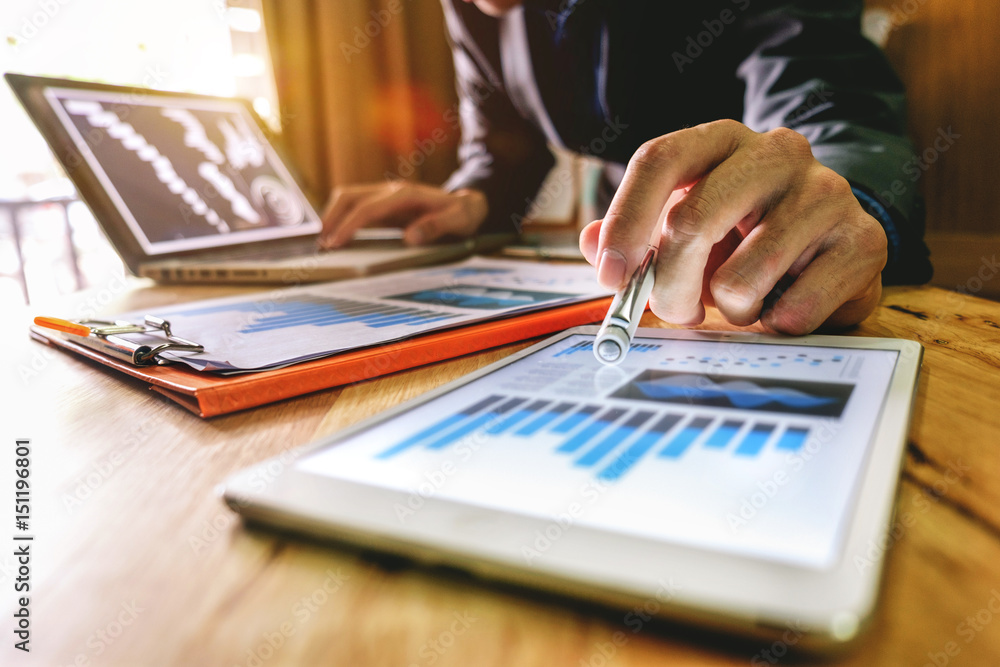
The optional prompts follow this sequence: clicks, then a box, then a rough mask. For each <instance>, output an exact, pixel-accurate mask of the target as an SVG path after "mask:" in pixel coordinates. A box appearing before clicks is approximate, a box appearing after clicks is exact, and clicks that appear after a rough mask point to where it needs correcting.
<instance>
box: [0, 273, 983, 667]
mask: <svg viewBox="0 0 1000 667" xmlns="http://www.w3.org/2000/svg"><path fill="white" fill-rule="evenodd" d="M117 289H120V288H116V287H113V286H112V287H109V288H108V289H105V290H103V291H102V290H98V292H97V293H96V296H95V295H94V294H91V295H90V298H91V306H95V305H96V306H100V305H101V304H102V303H103V304H108V305H107V306H106V308H107V309H110V310H112V311H113V310H119V309H124V308H129V307H144V308H148V307H152V306H155V305H160V304H165V303H172V302H176V301H183V300H189V299H193V298H200V297H204V296H208V295H210V294H215V293H218V291H219V290H218V289H209V288H191V287H188V288H177V287H150V286H149V284H148V283H139V286H138V287H135V286H132V287H130V288H129V289H128V290H125V291H123V292H122V293H120V294H118V295H117V296H115V295H114V294H113V293H114V292H115V291H116V290H117ZM233 291H234V290H229V292H233ZM112 296H114V297H115V298H111V297H112ZM62 307H63V308H64V309H63V310H61V311H59V312H54V311H48V312H47V314H55V315H70V316H72V315H74V314H76V315H81V314H85V313H86V310H87V309H88V308H89V307H90V306H88V305H87V303H86V300H85V299H82V300H79V301H78V303H77V304H75V307H67V306H66V305H65V304H64V305H63V306H62ZM67 308H68V309H67ZM24 315H25V317H23V318H21V317H18V318H15V322H14V324H13V325H11V326H9V327H7V330H6V331H5V332H4V340H3V342H4V349H5V351H6V352H5V354H4V362H5V364H6V371H7V374H6V376H5V378H6V381H5V387H6V388H5V390H4V395H5V397H6V399H5V401H4V405H5V415H4V420H3V422H4V426H5V430H6V431H7V433H6V435H5V438H4V443H3V445H4V446H3V454H2V464H0V468H2V470H4V471H7V470H9V468H10V467H12V466H13V465H14V463H13V458H14V453H13V449H14V439H15V438H17V437H27V438H30V440H31V448H32V454H31V480H32V485H33V486H32V510H31V511H32V515H31V532H32V533H33V534H34V535H35V540H34V542H33V543H32V561H31V584H32V591H31V601H30V605H29V607H30V612H31V632H32V634H31V644H30V646H31V653H30V654H24V653H22V652H20V651H16V650H14V649H13V648H12V645H13V643H14V639H13V638H12V634H11V629H10V628H11V625H12V616H11V613H12V611H13V609H14V608H15V604H16V599H15V594H14V592H13V590H12V587H13V581H14V577H15V576H16V568H15V567H14V566H15V563H14V561H13V558H12V555H11V554H12V552H13V548H12V547H11V546H10V545H12V544H14V542H13V541H12V537H13V534H14V533H15V530H14V528H13V526H11V524H10V523H8V521H13V518H12V516H11V515H12V511H11V507H10V505H11V503H10V499H11V496H12V479H13V478H12V476H11V475H9V474H3V476H2V477H0V480H2V481H0V483H2V484H3V485H4V486H3V490H2V494H0V495H2V497H4V498H6V499H7V500H6V501H5V502H4V507H5V509H4V517H5V519H4V522H3V525H4V529H3V530H0V540H2V541H3V542H4V543H5V544H4V546H2V547H0V554H3V555H2V556H0V566H2V567H0V591H2V592H0V610H2V611H3V620H2V621H0V630H2V631H0V637H2V638H3V639H2V646H0V664H4V665H45V666H46V667H52V666H56V665H70V664H73V665H128V666H136V665H218V666H225V667H229V666H230V665H240V666H243V667H259V666H261V665H268V666H271V665H386V666H393V667H407V666H409V665H417V666H420V667H429V666H431V665H435V666H442V665H462V666H465V665H497V666H502V667H509V666H514V665H518V666H519V665H544V666H545V667H549V666H552V667H554V666H561V665H567V666H572V667H577V666H581V665H584V666H594V667H598V666H601V665H679V664H684V665H746V664H748V663H749V664H771V660H778V658H777V656H779V655H781V656H784V653H785V651H784V649H786V648H788V647H787V646H774V645H770V644H746V643H742V642H735V641H730V640H727V639H725V638H720V637H718V636H712V635H705V634H702V633H698V632H694V631H692V630H691V629H689V628H683V627H677V626H671V625H664V626H659V625H653V624H646V625H645V626H643V627H642V628H640V629H639V631H638V632H632V630H633V629H634V626H630V627H626V626H625V625H624V624H623V620H624V614H623V613H622V612H618V611H607V610H599V609H594V608H592V607H587V606H584V605H581V604H579V603H576V602H574V601H571V600H570V601H567V600H562V599H554V598H550V597H545V596H541V595H535V594H532V593H528V592H524V591H518V590H515V589H510V588H503V587H498V586H493V585H484V584H481V583H477V582H475V581H472V580H467V579H463V578H461V577H458V576H455V575H453V574H448V573H442V572H437V571H429V570H426V569H421V568H415V567H409V566H405V565H400V564H395V565H393V564H386V563H376V562H375V561H374V560H373V559H372V558H370V557H367V556H365V555H364V554H361V553H358V552H356V551H350V550H347V549H342V548H338V547H334V546H328V545H322V544H316V543H311V542H307V541H304V540H300V539H298V538H289V537H282V536H278V535H275V534H272V533H269V532H264V531H256V530H247V529H245V528H244V527H242V526H241V524H240V523H239V521H238V520H237V519H236V517H235V515H233V514H232V513H231V512H230V511H229V510H228V509H227V508H225V507H224V506H223V505H222V503H221V502H220V501H219V499H218V497H217V495H216V493H215V490H214V489H215V486H216V485H217V484H218V483H219V482H220V480H222V479H223V478H225V477H226V476H228V475H229V474H230V473H232V472H234V471H236V470H239V469H241V468H244V467H246V466H249V465H251V464H253V463H255V462H258V461H261V460H263V459H265V458H267V457H269V456H272V455H274V454H276V453H278V452H280V451H281V450H283V449H285V448H287V447H289V446H292V445H298V444H302V443H306V442H309V441H311V440H313V439H315V438H317V437H319V436H322V435H324V434H327V433H331V432H333V431H335V430H337V429H340V428H342V427H344V426H347V425H348V424H351V423H353V422H355V421H357V420H359V419H362V418H364V417H367V416H369V415H372V414H375V413H377V412H379V411H380V410H382V409H384V408H386V407H388V406H390V405H393V404H395V403H397V402H399V401H402V400H404V399H407V398H409V397H412V396H415V395H417V394H419V393H421V392H423V391H426V390H428V389H431V388H432V387H435V386H437V385H440V384H442V383H443V382H445V381H448V380H451V379H453V378H456V377H459V376H460V375H462V374H464V373H467V372H469V371H471V370H473V369H476V368H479V367H481V366H483V365H484V364H486V363H488V362H491V361H494V360H496V359H500V358H502V357H503V356H505V355H507V354H509V353H511V352H512V351H514V350H516V349H520V348H521V347H523V345H512V346H507V347H504V348H501V349H495V350H489V351H487V352H483V353H481V354H478V355H474V356H470V357H466V358H462V359H458V360H454V361H451V362H447V363H441V364H436V365H433V366H430V367H425V368H421V369H417V370H412V371H409V372H404V373H399V374H397V375H394V376H391V377H387V378H382V379H378V380H373V381H369V382H363V383H360V384H356V385H352V386H347V387H343V388H340V389H334V390H329V391H324V392H321V393H317V394H313V395H310V396H305V397H302V398H298V399H295V400H289V401H285V402H283V403H280V404H276V405H271V406H267V407H263V408H259V409H256V410H252V411H248V412H244V413H240V414H234V415H230V416H225V417H220V418H215V419H211V420H201V419H198V418H196V417H194V416H192V415H190V414H188V413H186V412H185V411H183V410H181V409H180V408H178V407H176V406H174V405H172V404H170V403H168V402H167V401H165V400H164V399H162V398H160V397H158V396H157V395H155V394H152V393H150V392H149V391H148V390H147V389H146V388H145V387H144V386H143V385H142V384H140V383H138V382H133V381H130V380H125V379H123V378H121V377H118V376H113V375H111V374H108V373H105V372H103V371H101V370H99V369H97V368H96V367H94V366H92V365H90V364H88V363H85V362H82V361H79V360H77V359H73V358H70V357H68V356H66V355H64V354H62V353H59V352H56V351H52V350H49V349H47V348H45V347H44V346H42V345H40V344H37V343H34V342H31V341H29V340H28V337H27V335H26V327H25V322H26V321H27V318H26V315H27V314H26V313H25V314H24ZM644 324H649V325H653V324H655V320H654V319H651V317H650V316H649V315H647V320H646V321H645V322H644ZM708 326H709V327H714V328H724V327H723V325H722V324H721V323H720V321H719V320H718V317H717V315H715V316H714V319H710V320H709V322H708ZM855 333H856V334H857V335H873V336H899V337H905V338H912V339H916V340H919V341H920V342H921V343H922V344H923V345H924V346H925V349H926V356H925V361H924V367H923V375H922V377H921V381H920V389H919V394H918V400H917V410H916V416H915V419H914V423H913V426H912V430H911V434H910V444H909V447H908V451H907V456H906V465H905V470H904V472H903V480H902V484H901V492H900V497H899V508H898V514H897V516H902V515H903V513H904V512H906V513H908V516H909V517H911V519H910V520H909V521H907V524H908V525H905V526H902V527H901V528H900V529H899V530H898V531H897V533H896V534H895V536H894V538H893V539H892V540H891V542H892V546H891V551H890V554H889V558H888V567H887V570H886V576H885V586H884V596H883V600H882V603H881V606H880V610H879V612H878V614H877V620H876V622H875V627H874V628H873V630H872V632H870V633H869V634H868V635H867V636H866V638H865V639H864V640H863V641H862V642H861V643H860V645H859V646H858V647H857V649H856V650H855V651H854V652H852V653H850V654H848V655H846V656H843V658H842V659H840V660H839V661H835V662H834V663H833V664H845V665H892V666H894V667H895V666H899V665H924V664H932V665H938V666H941V665H945V664H947V665H976V666H979V665H998V664H1000V306H998V305H997V304H996V303H993V302H989V301H984V300H981V299H977V298H975V297H971V296H965V295H961V294H956V293H951V292H946V291H943V290H939V289H934V288H914V289H909V288H896V289H891V290H888V291H887V294H886V295H885V298H884V304H883V306H882V307H881V308H880V309H879V310H878V311H877V312H876V313H875V314H874V315H873V316H872V317H871V318H869V319H868V320H867V321H866V322H865V323H864V324H863V326H861V327H860V328H859V329H858V330H857V331H856V332H855ZM8 411H9V412H8ZM8 526H10V527H8ZM616 633H621V634H616ZM616 640H618V641H617V642H616ZM765 650H769V651H770V653H769V654H764V653H762V651H765ZM789 660H790V658H788V657H783V658H782V659H781V660H780V661H779V662H782V663H784V662H788V661H789Z"/></svg>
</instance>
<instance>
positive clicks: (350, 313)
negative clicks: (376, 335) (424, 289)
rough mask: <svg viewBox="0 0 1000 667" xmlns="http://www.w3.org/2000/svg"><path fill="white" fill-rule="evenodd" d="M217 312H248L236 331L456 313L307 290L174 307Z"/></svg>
mask: <svg viewBox="0 0 1000 667" xmlns="http://www.w3.org/2000/svg"><path fill="white" fill-rule="evenodd" d="M220 312H241V313H248V314H252V317H253V319H252V321H251V322H250V323H249V324H247V325H246V326H244V327H243V328H242V329H240V333H256V332H261V331H274V330H277V329H287V328H290V327H298V326H304V325H312V326H318V327H326V326H333V325H337V324H344V323H352V322H356V323H359V324H363V325H365V326H367V327H371V328H373V329H379V328H382V327H389V326H395V325H400V324H401V325H406V326H417V325H421V324H427V323H430V322H437V321H439V320H446V319H451V318H453V317H456V316H455V315H452V314H450V313H439V312H435V311H432V310H425V309H423V308H406V307H402V306H394V305H390V304H387V303H371V302H365V301H351V300H350V299H339V298H333V297H319V296H312V295H309V294H303V295H300V296H298V297H296V298H294V299H290V300H288V301H283V302H280V303H275V302H273V301H252V302H248V303H235V304H223V305H220V306H208V307H205V308H196V309H192V310H186V311H178V312H177V313H176V314H177V315H182V316H195V315H207V314H211V313H220Z"/></svg>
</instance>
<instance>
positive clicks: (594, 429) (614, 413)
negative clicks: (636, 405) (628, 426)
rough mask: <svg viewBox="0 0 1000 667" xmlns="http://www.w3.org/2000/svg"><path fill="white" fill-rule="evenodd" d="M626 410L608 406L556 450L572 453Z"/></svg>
mask: <svg viewBox="0 0 1000 667" xmlns="http://www.w3.org/2000/svg"><path fill="white" fill-rule="evenodd" d="M626 412H628V410H626V409H624V408H609V409H607V410H605V411H604V412H602V413H601V414H600V415H599V416H598V417H597V418H596V419H595V420H594V421H592V422H590V423H589V424H587V425H586V426H584V427H583V428H582V429H580V430H579V431H578V432H577V433H576V435H574V436H573V437H571V438H570V439H568V440H567V441H566V442H564V443H563V444H561V445H559V447H558V448H556V451H557V452H561V453H564V454H572V453H573V452H575V451H577V450H578V449H580V448H581V447H583V446H584V445H586V444H587V443H588V442H590V440H591V439H592V438H596V437H597V436H598V435H599V434H600V433H601V431H603V430H604V429H606V428H607V427H609V426H611V424H613V423H615V422H616V421H617V420H618V418H619V417H621V416H622V415H623V414H625V413H626Z"/></svg>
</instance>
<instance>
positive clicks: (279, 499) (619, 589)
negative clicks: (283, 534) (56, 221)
mask: <svg viewBox="0 0 1000 667" xmlns="http://www.w3.org/2000/svg"><path fill="white" fill-rule="evenodd" d="M596 331H597V327H593V326H590V327H577V328H574V329H569V330H567V331H564V332H562V333H561V334H558V335H556V336H553V337H550V338H548V339H546V340H544V341H541V342H539V343H537V344H535V345H532V346H530V347H528V348H526V349H524V350H522V351H520V352H517V353H515V354H512V355H511V356H509V357H507V358H505V359H503V360H500V361H498V362H496V363H494V364H490V365H489V366H486V367H484V368H482V369H480V370H478V371H476V372H474V373H471V374H469V375H467V376H464V377H462V378H459V379H458V380H455V381H453V382H450V383H447V384H445V385H443V386H441V387H439V388H437V389H435V390H433V391H430V392H428V393H426V394H423V395H421V396H418V397H416V398H414V399H412V400H410V401H407V402H405V403H402V404H400V405H398V406H395V407H394V408H391V409H389V410H388V411H386V412H383V413H381V414H379V415H376V416H374V417H372V418H370V419H367V420H364V421H363V422H361V423H358V424H356V425H354V426H352V427H350V428H349V429H346V430H345V431H343V432H340V433H336V434H333V435H331V436H329V437H327V438H324V439H322V440H319V441H317V442H315V443H313V444H311V445H307V446H305V447H303V448H300V449H297V450H291V451H287V452H285V453H284V454H282V455H281V456H278V457H275V458H272V459H269V460H268V461H265V462H263V463H260V464H258V465H256V466H254V467H252V468H249V469H247V470H244V471H242V472H240V473H237V474H236V475H234V476H232V477H231V478H230V479H228V480H227V481H226V482H225V483H224V484H223V486H222V487H221V488H220V491H221V493H222V495H223V497H224V499H225V501H226V502H227V503H228V504H229V505H230V507H232V508H233V509H234V510H236V511H237V512H239V513H241V514H242V515H243V516H244V517H246V518H247V519H249V520H253V521H259V522H263V523H266V524H271V525H275V526H278V527H281V528H285V529H292V530H295V531H301V532H305V533H308V534H311V535H314V536H319V537H322V538H331V539H334V540H338V541H345V542H349V543H353V544H356V545H361V546H363V547H366V548H375V549H379V550H383V551H387V552H390V553H394V554H398V555H402V556H406V557H409V558H414V559H417V560H420V561H426V562H431V563H437V564H447V565H451V566H457V567H459V568H462V569H465V570H469V571H471V572H473V573H476V574H479V575H483V576H486V577H489V578H493V579H500V580H505V581H509V582H513V583H518V584H523V585H528V586H531V587H536V588H541V589H545V590H549V591H553V592H556V593H560V594H565V595H570V596H574V597H582V598H585V599H588V600H591V601H596V602H598V603H601V604H606V605H611V606H615V607H619V608H622V609H631V608H632V607H634V606H635V605H636V604H645V605H646V606H647V608H648V607H649V606H650V604H652V606H654V607H656V609H657V612H656V615H658V616H662V617H665V618H675V619H681V620H686V621H691V622H695V623H698V624H702V625H709V626H713V627H717V628H722V629H725V630H727V631H736V632H739V633H743V634H749V635H753V636H764V637H780V636H785V637H787V636H788V632H789V631H791V632H792V633H793V635H794V636H795V637H796V642H795V643H796V645H798V646H800V647H804V648H812V649H820V650H828V649H832V648H835V647H838V646H842V645H845V644H847V643H849V642H851V641H852V640H854V639H856V638H857V637H858V636H859V635H860V634H861V632H862V630H863V629H864V628H865V627H866V626H867V624H868V622H869V621H870V618H871V615H872V612H873V611H874V609H875V604H876V599H877V594H878V590H879V581H880V578H881V572H882V566H883V563H884V555H885V549H884V548H881V547H879V548H877V549H875V553H874V558H872V555H873V553H872V549H871V548H870V545H871V544H875V545H885V544H886V541H885V540H884V538H885V537H886V535H887V532H888V529H889V524H890V521H891V518H892V513H893V508H894V501H895V497H896V489H897V484H898V479H899V471H900V466H901V464H902V461H903V453H904V449H905V444H906V436H907V433H908V425H909V420H910V416H911V413H912V409H913V401H914V396H915V391H916V387H917V378H918V374H919V369H920V362H921V358H922V347H921V346H920V344H919V343H916V342H914V341H908V340H901V339H882V338H861V337H846V336H806V337H799V338H788V337H779V336H770V335H766V334H752V333H743V332H706V331H697V330H670V329H640V330H639V332H637V334H636V336H637V337H652V338H666V339H675V340H711V341H725V342H738V343H762V344H779V345H802V346H814V347H838V348H848V349H879V350H894V351H897V352H898V353H899V354H898V357H897V363H896V366H895V368H894V369H893V373H892V377H891V379H890V382H889V385H888V389H887V391H886V394H885V399H884V401H883V406H882V409H881V411H880V414H879V417H878V419H877V421H876V424H875V427H874V435H873V442H872V443H870V445H869V447H868V449H867V453H866V455H865V462H864V464H863V465H864V467H863V468H862V471H861V473H860V476H859V477H860V478H859V480H858V482H860V484H859V487H858V490H857V492H856V495H855V496H854V498H853V501H852V505H851V506H850V507H849V509H848V510H847V511H848V517H847V518H846V519H845V521H846V526H847V533H846V535H845V537H844V543H843V548H842V551H841V557H840V559H839V560H838V562H837V563H836V564H835V565H834V566H833V567H832V568H830V569H828V570H825V571H821V570H813V569H807V568H803V567H796V566H793V565H788V564H782V563H777V562H770V561H765V560H759V559H755V558H748V557H741V556H735V555H731V554H725V553H721V552H711V551H706V550H703V549H697V548H692V547H686V546H680V545H676V544H670V543H663V542H656V541H654V540H650V539H646V538H640V537H635V536H630V535H625V534H621V533H608V532H604V531H600V530H595V529H591V528H588V527H584V526H574V527H573V529H572V530H568V531H566V532H565V533H564V534H563V535H561V536H560V538H559V539H558V540H556V541H554V542H553V543H552V546H551V547H549V548H548V550H547V551H546V552H545V553H544V557H542V558H539V559H536V561H535V562H533V563H532V564H531V565H528V564H527V563H526V561H525V558H524V557H523V555H522V553H521V551H520V548H521V547H522V546H523V545H524V543H525V542H524V536H525V535H531V534H533V533H534V531H536V530H544V529H545V527H546V526H548V525H550V524H551V523H552V521H551V520H541V519H538V518H535V517H528V516H522V515H515V514H511V513H507V512H502V511H498V510H492V509H486V508H481V507H473V506H469V505H465V504H462V503H458V502H454V501H448V500H441V499H437V498H434V497H430V498H427V499H426V500H425V501H424V504H423V505H422V506H421V508H420V511H419V512H416V513H415V514H414V515H413V516H412V517H411V518H409V519H408V521H407V522H406V523H405V524H404V523H401V522H400V521H399V519H398V518H397V516H396V515H395V513H394V512H393V511H392V508H393V506H394V504H395V503H405V502H406V500H407V498H408V496H409V494H406V493H403V492H400V491H396V490H392V489H385V488H375V487H371V486H367V485H362V484H359V483H356V482H349V481H345V480H338V479H332V478H328V477H323V476H320V475H316V474H312V473H308V472H305V471H303V470H300V469H298V468H296V467H295V465H294V462H295V461H296V460H297V459H298V458H299V457H301V456H305V455H311V454H315V453H316V452H317V451H318V450H320V449H324V448H326V447H331V446H335V445H336V444H337V443H338V442H340V441H342V440H344V439H346V438H349V437H351V436H353V435H355V434H357V433H359V432H361V431H364V430H366V429H368V428H370V427H372V426H374V425H375V424H378V423H380V422H381V421H384V420H388V419H392V418H394V417H395V416H397V415H399V414H402V413H403V412H406V411H408V410H410V409H412V408H414V407H417V406H419V405H421V404H423V403H425V402H428V401H431V400H434V399H435V398H437V397H439V396H441V395H443V394H446V393H448V392H450V391H453V390H455V389H457V388H459V387H461V386H463V385H465V384H467V383H469V382H472V381H474V380H476V379H478V378H480V377H483V376H484V375H487V374H489V373H493V372H494V371H496V370H498V369H499V368H502V367H503V366H506V365H508V364H511V363H514V362H516V361H518V360H519V359H522V358H524V357H526V356H529V355H531V354H534V353H535V352H537V351H539V350H541V349H544V348H545V347H548V346H549V345H552V344H553V343H555V342H557V341H559V340H561V339H563V338H565V337H567V336H571V335H575V334H587V335H593V334H595V333H596ZM609 536H614V540H609V539H608V537H609ZM858 558H861V559H863V561H858ZM859 562H865V563H869V565H868V566H866V567H864V568H859V566H858V563H859Z"/></svg>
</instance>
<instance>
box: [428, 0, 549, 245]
mask: <svg viewBox="0 0 1000 667" xmlns="http://www.w3.org/2000/svg"><path fill="white" fill-rule="evenodd" d="M442 5H443V6H444V13H445V20H446V22H447V28H448V36H449V41H450V43H451V49H452V57H453V59H454V62H455V81H456V86H457V89H458V99H459V106H458V120H459V122H460V123H461V130H462V139H461V144H460V146H459V149H458V159H459V167H458V169H457V170H456V171H455V173H453V174H452V175H451V177H450V178H449V179H448V181H447V182H446V183H445V184H444V188H445V189H446V190H448V191H454V190H458V189H460V188H475V189H478V190H480V191H482V192H483V193H484V194H485V195H486V199H487V200H488V202H489V213H488V215H487V218H486V221H485V222H484V223H483V225H482V227H481V228H480V231H482V232H520V222H521V221H522V220H523V217H524V214H525V212H526V211H527V209H528V207H529V206H530V204H531V202H532V200H533V199H534V197H535V195H536V194H537V192H538V189H539V187H541V184H542V181H543V180H544V179H545V176H546V175H547V174H548V173H549V170H550V169H551V168H552V166H553V165H554V164H555V159H554V158H553V156H552V153H551V151H550V150H549V148H548V145H547V143H546V141H545V137H544V136H543V135H542V134H541V132H540V131H539V130H538V129H537V128H536V127H534V125H532V124H531V123H529V122H528V121H527V120H525V119H524V118H522V117H521V116H520V115H519V114H518V112H517V111H516V110H515V108H514V106H513V104H511V102H510V100H509V99H508V97H507V94H506V92H505V91H504V89H503V82H502V80H501V78H500V72H499V68H498V65H499V62H496V63H491V61H490V58H488V57H487V55H486V53H485V52H484V51H485V50H486V49H489V48H490V47H491V45H492V46H495V43H496V40H497V37H496V34H497V28H496V24H495V21H496V20H495V19H491V18H489V17H487V16H484V15H482V14H481V13H480V12H479V10H476V9H475V8H474V7H472V6H471V5H465V4H464V3H461V2H459V3H458V4H457V5H456V3H455V0H442ZM466 7H470V8H472V10H473V11H471V12H470V11H468V10H467V9H466ZM497 60H498V59H497Z"/></svg>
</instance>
